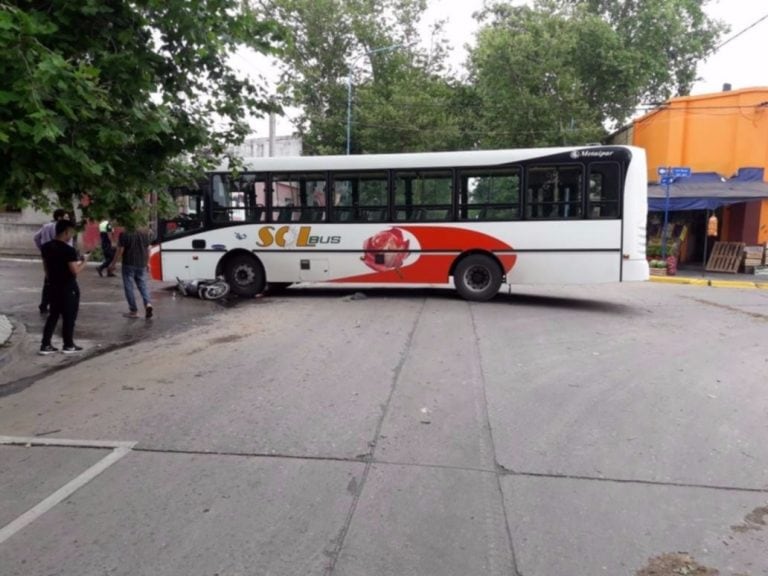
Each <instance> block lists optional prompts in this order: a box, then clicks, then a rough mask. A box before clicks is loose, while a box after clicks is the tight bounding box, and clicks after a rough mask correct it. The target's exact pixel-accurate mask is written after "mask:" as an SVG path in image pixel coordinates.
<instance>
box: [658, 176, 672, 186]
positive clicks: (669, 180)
mask: <svg viewBox="0 0 768 576" xmlns="http://www.w3.org/2000/svg"><path fill="white" fill-rule="evenodd" d="M659 182H660V183H661V184H664V185H667V184H674V183H675V177H674V176H662V177H661V179H660V180H659Z"/></svg>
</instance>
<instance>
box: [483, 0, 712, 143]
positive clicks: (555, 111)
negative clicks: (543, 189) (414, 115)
mask: <svg viewBox="0 0 768 576" xmlns="http://www.w3.org/2000/svg"><path fill="white" fill-rule="evenodd" d="M673 4H675V5H677V6H676V7H677V8H678V9H679V10H680V12H679V13H675V11H674V7H673V8H672V9H671V10H667V8H665V7H668V6H670V5H673ZM701 4H702V2H695V1H693V0H671V1H668V2H667V1H661V0H658V1H656V0H648V1H641V0H638V1H637V2H632V1H628V2H615V1H614V2H608V1H607V0H606V1H604V2H599V1H597V0H595V1H586V0H585V1H580V0H539V1H538V2H536V3H535V4H534V5H533V6H532V7H527V6H522V7H514V6H510V5H509V4H508V3H506V2H498V3H494V4H491V5H490V6H488V7H486V9H485V10H484V11H483V12H481V13H480V14H478V19H479V20H480V22H481V28H480V30H479V31H478V34H477V43H476V45H475V46H474V48H473V49H472V51H471V53H470V59H469V68H470V74H471V82H472V86H473V90H474V91H475V95H476V99H477V102H478V107H479V112H478V114H477V117H478V127H479V128H480V130H479V132H480V133H479V137H478V141H479V143H480V145H481V146H483V147H505V146H542V145H556V144H570V143H583V142H589V141H597V140H600V139H601V138H602V137H603V136H604V135H605V127H606V126H607V125H610V124H614V125H615V124H620V123H622V122H624V121H625V120H626V119H627V118H628V117H629V116H630V115H631V114H632V113H633V112H634V110H635V109H636V108H637V106H638V105H639V104H640V103H642V102H643V101H645V100H646V99H648V98H657V97H664V98H666V97H668V96H669V95H670V94H673V93H679V92H680V91H681V90H682V89H684V88H686V87H688V88H689V87H690V83H691V82H692V79H693V76H692V74H693V72H692V70H693V71H695V65H696V62H697V61H698V60H700V59H701V58H703V57H704V56H706V55H707V54H708V53H709V52H710V51H711V50H712V49H713V46H714V43H715V42H716V40H717V38H718V37H719V35H720V34H721V33H722V30H723V28H722V26H721V25H720V24H719V23H717V22H713V21H711V20H709V19H707V18H706V17H704V16H703V14H702V13H701ZM630 5H631V7H632V10H629V11H626V10H623V9H621V7H624V8H626V7H627V6H630ZM686 8H687V9H688V10H687V11H686ZM697 10H698V11H697ZM662 16H663V18H662ZM634 19H638V20H639V21H641V22H642V23H643V24H642V25H639V26H638V25H637V24H636V23H635V21H634ZM672 31H676V36H675V37H674V38H673V37H670V36H669V34H670V33H671V32H672ZM691 33H695V34H696V35H698V37H697V38H691ZM673 56H674V57H673Z"/></svg>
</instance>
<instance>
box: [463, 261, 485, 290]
mask: <svg viewBox="0 0 768 576" xmlns="http://www.w3.org/2000/svg"><path fill="white" fill-rule="evenodd" d="M490 285H491V272H490V271H489V270H488V268H486V267H485V266H477V265H475V266H470V267H469V268H467V270H466V271H465V272H464V286H466V287H467V288H468V289H469V290H471V291H472V292H482V291H483V290H487V289H488V287H489V286H490Z"/></svg>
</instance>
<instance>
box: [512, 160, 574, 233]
mask: <svg viewBox="0 0 768 576" xmlns="http://www.w3.org/2000/svg"><path fill="white" fill-rule="evenodd" d="M526 174H527V176H528V189H527V190H526V194H525V217H526V218H528V219H531V220H566V219H568V220H572V219H577V218H583V217H584V192H583V186H582V180H583V169H582V167H581V166H576V165H573V166H530V167H528V170H527V171H526Z"/></svg>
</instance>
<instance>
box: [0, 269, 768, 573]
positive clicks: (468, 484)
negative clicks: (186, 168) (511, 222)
mask: <svg viewBox="0 0 768 576" xmlns="http://www.w3.org/2000/svg"><path fill="white" fill-rule="evenodd" d="M31 271H32V272H34V269H31ZM32 272H30V274H31V273H32ZM91 276H93V275H91ZM34 280H35V277H34V274H32V276H31V281H34ZM86 281H87V285H86ZM107 282H108V281H106V280H104V281H103V282H101V281H99V280H98V278H94V277H90V278H86V279H84V283H83V284H84V293H86V288H87V286H90V287H91V290H92V294H93V298H92V299H91V302H94V303H95V302H106V301H109V302H113V303H114V304H113V305H112V306H108V305H97V304H91V305H90V308H92V309H89V308H88V306H86V309H87V311H86V313H87V314H93V315H94V318H96V319H97V320H98V319H99V318H107V319H109V320H110V322H111V325H113V326H123V327H122V328H121V329H120V330H115V332H114V335H115V336H114V337H115V338H117V335H121V334H122V335H123V336H125V337H126V338H131V337H138V338H139V341H138V342H137V343H136V344H135V345H133V346H130V347H126V348H121V349H119V350H115V351H113V352H111V353H109V354H101V355H97V356H94V357H92V358H90V360H88V361H86V362H80V363H78V364H76V365H73V366H69V367H67V368H66V369H63V370H58V371H57V372H56V373H53V374H50V375H47V376H45V377H37V378H36V380H35V382H34V385H30V386H27V387H26V388H24V389H22V390H19V391H18V392H16V393H13V394H6V395H5V396H3V397H0V463H2V464H3V465H0V503H2V505H0V524H2V522H3V521H7V520H9V519H10V518H12V517H14V516H16V515H17V514H19V513H20V512H21V511H22V510H24V509H26V508H28V507H29V506H31V505H32V504H33V503H34V502H36V501H38V500H39V499H42V498H45V500H43V501H42V502H41V503H43V502H45V501H48V502H51V498H53V501H55V503H54V504H53V505H51V506H48V507H46V508H45V509H44V510H43V511H42V512H40V510H39V509H38V513H37V514H35V515H34V518H33V520H31V521H30V522H29V523H27V524H24V525H23V526H21V525H20V524H19V523H18V522H17V521H18V520H19V519H20V518H21V519H23V518H24V515H26V514H27V513H26V512H24V514H23V515H22V516H16V518H15V519H14V520H12V521H11V523H10V524H8V525H6V526H0V567H2V569H1V570H0V573H2V576H49V575H50V574H57V575H60V576H81V575H83V574H88V575H90V574H110V575H113V576H133V575H135V574H152V575H153V576H154V575H164V576H188V575H193V574H194V575H198V574H200V575H202V574H205V575H208V576H211V575H214V574H218V575H219V576H243V575H245V574H248V575H251V574H259V575H266V574H275V575H281V576H282V575H295V576H307V575H317V576H321V575H322V576H368V575H371V576H403V575H419V576H421V575H435V576H438V575H439V576H467V575H472V576H474V575H476V574H477V575H483V576H485V575H488V576H560V575H567V576H595V575H599V574H606V575H611V576H619V575H621V576H624V575H635V576H650V575H655V576H681V575H685V574H688V575H693V574H696V575H698V576H714V575H715V574H717V573H718V572H716V571H719V574H720V575H721V576H746V575H748V576H768V561H767V560H766V553H765V551H766V549H768V525H767V524H766V521H767V520H768V465H767V463H768V444H767V443H766V442H765V437H766V434H768V420H766V415H768V393H766V386H765V381H766V378H765V374H766V370H767V369H768V353H766V348H765V335H766V327H768V324H767V322H768V292H765V291H762V290H739V289H734V290H706V289H702V288H699V287H695V286H675V285H670V286H662V285H657V284H651V283H641V284H628V285H606V286H583V287H574V286H568V287H539V286H536V287H534V286H529V287H517V288H514V289H513V290H512V291H511V292H510V293H505V294H500V295H499V296H498V297H496V298H495V299H493V300H492V301H491V302H487V303H483V304H474V303H467V302H464V301H462V300H461V299H459V298H458V297H456V295H455V293H453V292H451V291H447V290H394V289H389V290H372V289H366V290H365V291H364V293H365V294H366V296H365V297H354V296H352V291H350V290H348V289H347V290H338V289H327V288H326V289H318V288H314V289H311V290H300V289H299V290H296V289H291V290H289V291H288V292H287V293H285V294H282V295H280V296H275V297H272V298H261V299H254V300H249V301H241V302H238V304H237V305H236V306H234V307H232V308H229V309H219V308H217V307H216V306H215V305H212V304H209V303H205V302H199V301H195V300H186V301H182V302H178V297H177V301H176V302H175V303H174V299H173V297H172V296H171V295H169V294H168V293H163V292H162V290H160V291H159V292H158V291H157V288H160V287H157V286H156V296H157V298H158V312H159V316H158V323H154V322H153V323H152V324H150V325H148V324H147V323H146V322H144V321H143V320H142V321H140V322H134V323H133V324H128V325H123V324H120V322H121V321H122V320H121V319H120V316H119V315H120V313H121V312H122V311H123V309H124V308H123V304H122V300H121V298H120V290H119V284H118V283H115V285H112V284H107ZM109 282H111V281H109ZM110 286H112V287H111V288H110ZM102 290H103V292H102ZM99 294H104V295H102V296H98V297H97V295H99ZM31 296H33V297H34V298H36V296H37V294H36V293H35V294H31ZM26 298H27V299H28V302H27V303H25V304H23V306H21V308H20V310H22V309H23V310H22V313H23V314H27V315H28V314H29V313H30V311H31V312H33V313H34V305H35V304H36V301H35V300H34V298H29V297H26ZM108 298H114V300H108ZM86 299H87V297H86ZM8 301H9V300H6V301H5V302H8ZM174 306H179V308H178V309H176V308H174ZM97 310H98V311H99V312H98V314H97V313H96V311H97ZM176 310H178V311H179V312H178V315H179V316H180V317H183V318H186V320H181V319H178V323H177V324H174V323H173V321H174V320H175V319H172V316H173V315H175V314H176ZM24 311H26V312H24ZM32 315H33V316H34V314H32ZM163 318H165V320H166V321H167V322H170V324H167V325H165V326H164V327H163V328H162V330H160V329H158V327H160V326H161V324H160V323H159V321H160V320H161V319H163ZM34 322H35V319H34V318H32V319H30V326H33V325H34ZM37 322H40V321H39V320H37ZM89 322H93V320H91V321H89ZM196 324H197V325H196ZM126 326H127V327H126ZM38 330H39V326H38ZM83 330H84V333H85V332H86V331H88V330H89V328H88V326H87V325H85V326H84V328H83ZM94 330H95V329H94ZM87 333H88V334H89V337H90V338H93V337H94V336H93V334H97V333H98V332H97V331H88V332H87ZM105 334H107V335H108V336H110V337H112V334H113V333H106V332H105ZM83 342H85V341H83ZM96 345H98V344H95V346H96ZM33 358H34V359H37V357H36V356H34V354H32V355H30V356H29V357H28V361H30V362H31V361H32V360H29V359H33ZM3 436H6V437H5V438H4V437H3ZM9 437H12V438H9ZM117 443H120V445H122V446H125V445H129V446H130V447H129V448H127V449H123V452H122V453H119V450H120V449H119V448H115V449H114V451H111V452H109V454H108V455H106V456H105V455H104V454H105V452H104V450H105V449H106V448H110V447H114V446H117V445H118V444H117ZM102 456H103V458H102ZM100 458H101V459H100ZM96 460H98V462H96V463H94V462H95V461H96ZM100 465H101V467H100V468H99V466H100ZM73 486H74V487H75V489H74V490H72V487H73ZM35 508H37V506H35ZM28 511H34V508H30V509H29V510H28ZM9 526H10V528H8V527H9ZM659 566H661V567H665V568H659Z"/></svg>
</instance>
